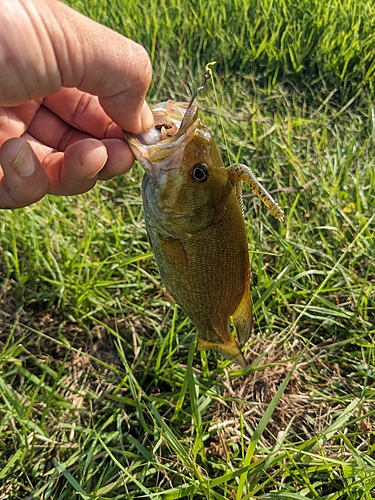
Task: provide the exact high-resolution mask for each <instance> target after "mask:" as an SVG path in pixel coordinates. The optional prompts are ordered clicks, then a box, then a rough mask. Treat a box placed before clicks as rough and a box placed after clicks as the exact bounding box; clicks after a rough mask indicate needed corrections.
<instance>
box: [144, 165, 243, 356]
mask: <svg viewBox="0 0 375 500" xmlns="http://www.w3.org/2000/svg"><path fill="white" fill-rule="evenodd" d="M149 182H150V180H149V178H148V177H147V174H146V176H145V178H144V181H143V199H144V210H145V220H146V226H147V231H148V234H149V237H150V240H151V242H152V249H153V252H154V255H155V259H156V262H157V265H158V268H159V271H160V275H161V278H162V281H163V284H164V285H165V287H166V289H167V290H168V292H169V293H170V294H171V296H172V297H173V299H174V300H175V301H176V303H177V304H179V305H180V306H181V307H182V309H184V311H185V312H186V314H187V315H188V316H189V317H190V318H191V320H192V322H193V323H194V324H195V326H196V328H197V332H198V347H199V348H200V349H214V350H218V351H220V352H222V353H223V354H224V355H226V356H227V357H230V358H235V359H236V360H237V361H238V362H239V363H240V364H241V365H243V364H244V360H243V358H242V355H241V353H240V351H239V349H238V346H237V343H236V342H235V340H234V338H233V336H232V334H231V331H230V324H229V318H230V316H233V315H235V313H236V311H237V310H238V308H239V306H240V304H241V301H244V302H247V307H244V311H243V312H242V313H241V319H240V318H239V319H238V325H241V330H240V331H237V334H238V336H239V338H242V339H243V340H244V342H246V340H247V339H248V337H249V335H250V332H251V325H252V320H251V302H250V293H249V278H250V271H249V258H248V248H247V236H246V231H245V225H244V222H243V218H242V213H241V208H240V205H239V203H238V200H237V197H236V194H235V191H234V189H233V186H232V185H231V183H230V182H229V181H228V193H227V194H226V196H225V198H224V200H225V203H224V204H222V205H221V207H219V208H218V211H217V212H216V213H215V214H213V217H212V220H211V223H210V224H208V225H207V227H205V228H203V229H201V230H198V231H197V232H196V233H193V234H191V233H190V234H189V235H186V236H185V237H184V236H181V235H179V234H173V232H172V231H171V233H169V234H166V232H165V231H163V229H161V228H160V224H158V222H157V221H156V220H155V218H154V214H152V213H150V211H149V206H148V201H147V200H148V196H147V195H148V192H147V191H148V190H147V187H148V186H149ZM224 200H223V201H224ZM164 225H166V226H168V222H167V221H164ZM183 225H184V226H185V225H188V221H186V222H185V223H184V224H183ZM244 313H245V314H244ZM241 320H242V322H241ZM234 321H235V324H236V319H235V318H234ZM236 327H237V325H236Z"/></svg>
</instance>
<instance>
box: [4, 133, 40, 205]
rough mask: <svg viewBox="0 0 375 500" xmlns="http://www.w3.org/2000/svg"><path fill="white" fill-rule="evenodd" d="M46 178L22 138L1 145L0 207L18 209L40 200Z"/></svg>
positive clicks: (27, 144)
mask: <svg viewBox="0 0 375 500" xmlns="http://www.w3.org/2000/svg"><path fill="white" fill-rule="evenodd" d="M48 188H49V178H48V176H47V174H46V172H45V170H44V168H43V166H42V164H41V163H40V161H39V160H38V158H37V157H36V155H35V153H34V151H33V150H32V148H31V146H30V145H29V143H28V142H27V141H26V140H25V139H21V138H18V137H17V138H14V139H9V140H8V141H6V142H5V143H4V144H3V145H2V147H1V148H0V208H21V207H25V206H27V205H31V204H32V203H35V202H36V201H38V200H40V199H41V198H42V197H43V196H44V195H45V194H46V193H47V191H48Z"/></svg>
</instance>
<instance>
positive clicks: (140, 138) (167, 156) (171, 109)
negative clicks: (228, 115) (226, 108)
mask: <svg viewBox="0 0 375 500" xmlns="http://www.w3.org/2000/svg"><path fill="white" fill-rule="evenodd" d="M187 110H188V103H187V102H177V103H176V102H174V101H165V102H161V103H158V104H155V105H153V106H151V111H152V113H153V115H154V121H155V127H154V128H153V129H150V130H148V131H147V132H144V133H143V134H131V133H130V132H126V131H123V132H124V136H125V139H126V142H127V143H128V145H129V147H130V149H131V151H132V153H133V154H134V156H135V157H136V159H137V160H138V161H139V163H140V164H141V165H142V166H143V168H144V169H145V171H146V172H147V174H149V175H150V176H151V177H154V176H155V175H156V174H157V173H162V172H167V171H168V170H172V169H175V168H177V167H176V165H178V156H179V152H180V153H181V154H182V151H183V148H184V146H186V144H188V143H189V142H190V140H191V138H192V136H193V132H194V130H195V128H196V125H197V118H198V108H197V106H196V105H194V104H193V105H192V106H191V107H190V108H189V116H187V117H186V118H187V119H186V123H183V126H182V127H181V123H182V122H183V120H184V117H185V114H186V112H187ZM162 127H164V129H163V128H162ZM168 130H171V131H172V135H171V136H169V137H168V136H167V137H166V138H164V139H163V138H162V137H163V133H164V134H165V133H166V131H168ZM172 156H173V160H174V161H173V162H172V161H171V159H172Z"/></svg>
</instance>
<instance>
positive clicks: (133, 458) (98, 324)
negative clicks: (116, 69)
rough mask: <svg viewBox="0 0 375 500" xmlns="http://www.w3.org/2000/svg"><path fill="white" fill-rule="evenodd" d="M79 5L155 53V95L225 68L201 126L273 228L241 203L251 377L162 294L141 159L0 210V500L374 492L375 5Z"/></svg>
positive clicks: (202, 103) (176, 92) (204, 104)
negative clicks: (99, 180) (209, 347)
mask: <svg viewBox="0 0 375 500" xmlns="http://www.w3.org/2000/svg"><path fill="white" fill-rule="evenodd" d="M71 4H72V5H74V6H75V7H76V8H77V9H79V10H81V11H82V12H85V13H86V14H88V15H90V16H92V17H93V18H95V19H97V20H99V21H101V22H104V23H106V24H107V25H109V26H110V27H112V28H114V29H117V30H118V31H120V32H123V33H125V34H126V35H128V36H131V37H132V38H134V39H136V40H138V41H139V42H140V43H142V44H144V45H145V46H146V47H147V49H148V50H149V52H150V54H151V57H152V59H153V64H154V68H155V75H154V81H153V84H152V89H151V91H150V95H149V100H150V101H153V102H155V101H159V100H163V99H166V98H169V97H172V98H175V99H183V100H187V99H188V98H189V97H190V96H191V93H192V91H193V90H194V89H195V88H196V87H197V86H198V85H199V84H200V83H201V81H202V73H203V71H204V67H205V65H206V63H207V62H209V61H212V60H217V61H218V64H217V66H216V67H215V74H214V85H215V88H216V93H217V96H218V99H217V102H216V100H215V97H214V92H213V87H212V82H209V83H208V84H207V87H206V90H205V91H204V92H203V93H201V94H200V95H199V98H198V104H199V107H200V108H201V116H202V117H203V118H204V120H205V122H206V123H207V124H208V125H209V127H210V129H211V130H212V131H213V133H214V135H215V137H216V138H217V141H218V143H219V145H220V147H221V150H222V153H223V158H224V161H225V163H226V164H227V165H229V164H230V163H231V162H234V161H241V162H244V163H247V164H248V165H249V166H251V167H252V169H253V170H254V172H255V173H256V175H257V177H258V178H259V180H261V182H262V183H263V184H264V185H265V186H266V187H267V189H269V190H271V191H272V190H276V192H275V194H274V196H275V197H276V198H277V200H278V203H279V204H280V205H281V206H282V207H283V208H284V210H285V213H286V219H285V222H284V223H283V224H279V223H278V222H276V221H274V220H273V218H272V216H271V215H270V214H268V213H267V211H266V209H265V208H264V207H263V206H262V205H261V203H260V202H259V200H258V199H256V198H254V197H252V196H251V193H249V192H248V191H246V193H245V207H246V214H245V215H246V225H247V229H248V240H249V252H250V257H251V268H252V281H251V286H252V297H253V303H254V313H255V329H254V336H253V337H252V338H251V340H250V342H249V346H248V349H247V352H246V354H247V356H248V359H249V367H248V368H247V369H246V370H245V371H244V370H238V369H237V368H236V367H235V366H232V365H231V364H230V362H229V361H226V360H223V359H222V358H221V357H220V356H219V355H217V354H214V353H204V352H203V353H197V352H196V350H195V332H194V329H193V327H192V325H191V323H190V321H189V320H188V319H187V318H186V316H185V315H184V314H183V312H182V311H181V310H180V309H179V308H178V307H177V306H174V305H171V304H169V303H168V302H167V301H166V300H165V298H164V295H163V290H162V285H161V283H160V279H159V275H158V272H157V269H156V266H155V263H154V260H153V258H152V254H151V252H150V248H149V245H148V242H147V237H146V233H145V227H144V222H143V214H142V208H141V197H140V181H141V177H142V172H141V169H140V167H139V166H136V167H135V168H134V169H133V170H132V172H131V174H129V175H128V176H126V177H122V178H118V179H115V180H113V181H110V182H107V183H105V184H99V185H98V187H97V188H95V189H94V190H92V191H91V192H90V193H87V194H86V195H82V196H78V197H74V198H69V199H65V198H59V197H49V198H47V199H45V200H43V201H42V202H40V203H38V204H37V205H35V206H32V207H29V208H26V209H22V210H18V211H13V212H5V211H3V212H2V213H1V220H0V252H1V256H2V260H1V264H0V305H1V308H0V342H1V344H0V345H1V353H0V438H1V439H0V499H9V498H10V499H13V498H14V499H24V498H25V497H27V496H33V497H36V498H40V499H43V500H47V499H59V500H60V499H62V500H64V499H71V498H84V499H98V500H99V499H106V498H116V499H118V500H120V499H133V498H134V499H138V498H139V499H140V498H154V499H177V498H189V499H199V498H206V499H213V498H214V499H221V500H222V499H225V500H227V499H236V500H239V499H249V500H250V499H252V498H262V499H271V498H284V499H292V498H299V499H306V498H312V499H313V498H314V499H320V498H323V499H327V500H328V499H329V500H332V499H336V500H341V499H366V500H367V499H370V498H373V496H374V489H375V473H374V460H375V453H374V446H375V445H374V433H373V425H374V413H375V406H374V401H375V385H374V379H375V359H374V357H375V350H374V342H373V336H374V333H375V309H374V307H375V294H374V289H375V266H374V261H375V237H374V219H373V217H374V215H373V214H374V213H375V175H374V160H373V144H374V139H375V133H374V130H375V128H374V109H373V100H372V89H371V76H372V71H373V69H372V65H373V61H372V58H371V57H370V54H371V53H372V52H373V43H374V41H373V40H374V38H373V33H372V32H373V28H372V19H373V17H374V15H373V10H374V7H373V5H372V3H371V2H365V1H360V2H354V1H349V0H347V1H345V2H338V1H337V2H336V1H334V2H328V3H322V2H318V1H314V2H307V0H306V1H305V0H300V1H299V2H287V1H283V2H271V1H266V2H262V3H253V2H251V3H250V2H248V3H247V2H236V1H233V2H230V3H218V2H216V3H212V2H211V3H209V4H207V3H203V2H193V3H190V4H185V3H181V2H177V1H175V2H163V1H162V2H157V3H156V2H153V1H152V0H150V1H149V2H147V3H136V2H133V1H131V2H126V3H125V2H120V1H119V0H118V1H111V2H104V1H103V0H101V1H91V2H81V1H80V2H75V1H72V2H71ZM225 144H227V145H228V149H227V148H226V146H225ZM288 188H290V189H288Z"/></svg>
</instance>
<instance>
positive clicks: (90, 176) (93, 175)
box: [88, 154, 108, 181]
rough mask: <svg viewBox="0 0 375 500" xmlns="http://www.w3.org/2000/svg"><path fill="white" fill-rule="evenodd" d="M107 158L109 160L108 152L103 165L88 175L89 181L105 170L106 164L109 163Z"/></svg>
mask: <svg viewBox="0 0 375 500" xmlns="http://www.w3.org/2000/svg"><path fill="white" fill-rule="evenodd" d="M107 160H108V155H107V154H106V155H105V160H104V161H103V165H102V166H101V167H100V168H99V169H98V170H97V171H96V172H95V174H92V175H89V177H88V179H89V181H91V180H92V179H95V177H96V176H97V175H99V174H100V172H101V171H102V170H103V168H104V166H105V164H106V163H107Z"/></svg>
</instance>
